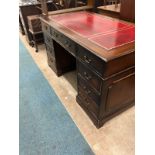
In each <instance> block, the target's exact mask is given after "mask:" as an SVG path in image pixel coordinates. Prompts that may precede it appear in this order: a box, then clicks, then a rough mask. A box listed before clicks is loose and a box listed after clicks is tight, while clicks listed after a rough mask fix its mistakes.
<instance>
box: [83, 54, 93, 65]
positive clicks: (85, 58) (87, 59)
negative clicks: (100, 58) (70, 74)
mask: <svg viewBox="0 0 155 155" xmlns="http://www.w3.org/2000/svg"><path fill="white" fill-rule="evenodd" d="M83 58H84V61H85V62H86V63H88V64H90V63H91V61H92V60H91V59H89V58H88V57H87V56H86V55H84V57H83Z"/></svg>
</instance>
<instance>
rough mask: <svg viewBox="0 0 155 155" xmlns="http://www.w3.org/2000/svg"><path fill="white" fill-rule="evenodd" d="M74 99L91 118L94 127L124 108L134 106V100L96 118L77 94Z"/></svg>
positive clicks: (99, 126)
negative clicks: (101, 117) (102, 116)
mask: <svg viewBox="0 0 155 155" xmlns="http://www.w3.org/2000/svg"><path fill="white" fill-rule="evenodd" d="M76 101H77V103H78V104H79V105H80V106H81V107H82V109H83V110H84V111H85V112H86V113H87V115H88V116H89V118H90V119H91V120H92V122H93V124H94V125H95V126H96V128H98V129H99V128H101V127H102V126H103V125H104V124H105V123H106V122H107V121H108V120H110V119H111V118H113V117H115V116H117V115H119V114H120V113H122V112H124V111H125V110H127V109H129V108H131V107H132V106H134V101H132V102H130V103H128V104H126V105H124V106H123V107H121V108H119V109H117V110H115V111H113V112H111V113H110V114H109V115H107V116H105V117H104V118H103V119H101V120H100V119H98V118H97V117H96V116H95V115H94V114H93V113H92V112H91V111H89V110H88V108H87V107H86V106H85V105H84V104H83V102H82V100H81V99H80V97H79V96H78V95H77V96H76Z"/></svg>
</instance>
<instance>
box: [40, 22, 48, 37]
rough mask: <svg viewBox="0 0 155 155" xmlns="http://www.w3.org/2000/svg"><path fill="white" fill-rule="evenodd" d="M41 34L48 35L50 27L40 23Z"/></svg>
mask: <svg viewBox="0 0 155 155" xmlns="http://www.w3.org/2000/svg"><path fill="white" fill-rule="evenodd" d="M41 25H42V30H43V32H46V33H49V34H50V26H49V25H48V24H46V23H44V22H41Z"/></svg>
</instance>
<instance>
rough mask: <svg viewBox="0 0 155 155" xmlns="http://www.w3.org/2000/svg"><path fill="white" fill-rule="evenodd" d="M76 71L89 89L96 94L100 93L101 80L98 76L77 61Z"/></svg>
mask: <svg viewBox="0 0 155 155" xmlns="http://www.w3.org/2000/svg"><path fill="white" fill-rule="evenodd" d="M77 71H78V75H80V76H82V78H83V79H85V80H86V81H87V82H88V83H89V86H90V87H92V88H93V89H94V90H95V91H96V92H97V93H98V94H100V93H101V88H102V79H101V78H100V77H99V76H97V75H96V74H95V73H93V72H92V71H91V70H89V69H88V68H87V67H86V66H85V65H83V64H82V63H81V62H79V61H77Z"/></svg>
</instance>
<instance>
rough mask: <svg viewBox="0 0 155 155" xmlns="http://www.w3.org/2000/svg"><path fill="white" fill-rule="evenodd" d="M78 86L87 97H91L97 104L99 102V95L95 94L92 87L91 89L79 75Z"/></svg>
mask: <svg viewBox="0 0 155 155" xmlns="http://www.w3.org/2000/svg"><path fill="white" fill-rule="evenodd" d="M77 81H78V87H79V86H80V88H81V89H82V90H83V92H84V93H85V94H86V95H87V96H88V97H89V98H91V99H92V100H93V101H94V102H95V103H96V104H97V105H99V104H100V96H99V95H97V94H96V93H95V92H94V91H93V89H91V88H90V87H89V86H88V84H86V82H85V81H84V80H83V79H82V78H81V77H80V76H78V79H77Z"/></svg>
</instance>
